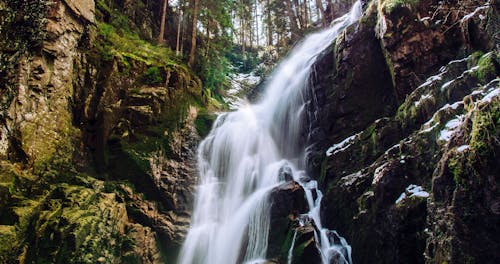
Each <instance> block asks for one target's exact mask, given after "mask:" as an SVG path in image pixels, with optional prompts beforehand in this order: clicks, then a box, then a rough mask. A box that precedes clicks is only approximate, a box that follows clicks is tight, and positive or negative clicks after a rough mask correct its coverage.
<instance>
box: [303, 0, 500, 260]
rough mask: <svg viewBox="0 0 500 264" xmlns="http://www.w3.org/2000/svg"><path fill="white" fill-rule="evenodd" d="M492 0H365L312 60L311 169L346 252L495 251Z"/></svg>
mask: <svg viewBox="0 0 500 264" xmlns="http://www.w3.org/2000/svg"><path fill="white" fill-rule="evenodd" d="M499 8H500V6H499V4H498V1H488V2H486V1H480V2H474V3H472V2H470V1H453V2H449V3H448V2H438V1H409V2H398V1H372V2H369V3H368V4H367V6H366V10H365V13H364V15H363V17H362V18H361V20H360V24H359V25H355V26H353V27H352V28H350V29H349V30H347V31H346V33H345V34H344V35H342V36H340V37H339V38H338V39H337V40H336V42H335V43H334V44H333V45H332V48H331V49H330V50H329V51H327V52H325V55H324V57H323V58H322V59H321V60H319V61H318V62H317V63H316V75H315V76H313V83H314V85H313V87H312V89H311V91H310V94H311V96H310V97H311V98H313V100H311V102H310V103H309V104H308V112H309V123H310V127H309V128H308V134H309V136H308V140H309V142H310V144H311V147H310V148H309V150H310V153H309V156H308V161H309V162H308V163H309V170H310V173H311V174H312V175H316V178H317V179H318V181H319V183H320V184H321V185H322V186H323V190H324V191H323V192H324V198H323V201H322V218H323V224H324V225H325V226H327V227H329V228H332V229H335V230H337V231H338V232H339V234H340V235H342V236H344V237H345V238H346V239H347V241H348V242H349V243H350V244H351V246H352V257H353V262H355V263H465V262H466V263H469V262H470V263H475V262H481V263H495V261H496V260H497V259H500V255H499V252H500V241H499V237H500V229H499V226H500V225H499V219H500V218H499V210H498V204H499V198H498V197H500V196H499V195H498V194H499V191H498V184H499V177H498V175H499V172H500V171H499V167H498V165H497V164H498V156H497V154H496V152H495V151H496V150H497V149H498V148H499V146H500V145H499V143H498V141H497V137H498V135H499V134H498V133H499V131H498V129H497V128H496V123H498V117H497V116H498V105H499V103H500V90H499V87H500V83H499V74H500V61H499V53H498V48H499V47H500V42H499V41H498V40H499V38H498V32H499V31H498V23H497V22H495V21H498V19H499V18H498V14H499V13H498V12H499Z"/></svg>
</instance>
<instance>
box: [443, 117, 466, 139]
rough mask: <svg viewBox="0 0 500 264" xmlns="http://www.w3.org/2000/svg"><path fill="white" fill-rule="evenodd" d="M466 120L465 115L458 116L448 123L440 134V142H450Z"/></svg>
mask: <svg viewBox="0 0 500 264" xmlns="http://www.w3.org/2000/svg"><path fill="white" fill-rule="evenodd" d="M463 119H464V116H463V115H459V116H457V118H454V119H452V120H450V121H448V123H446V125H445V127H444V129H443V130H441V132H440V133H439V140H441V141H450V139H451V137H452V136H453V134H455V132H456V130H457V128H458V127H459V126H460V125H461V124H462V122H463Z"/></svg>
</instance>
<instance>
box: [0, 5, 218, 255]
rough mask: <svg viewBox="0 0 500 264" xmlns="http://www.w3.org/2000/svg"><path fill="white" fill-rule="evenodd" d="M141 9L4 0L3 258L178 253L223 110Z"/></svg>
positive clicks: (0, 46) (0, 121) (0, 49)
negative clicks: (200, 167)
mask: <svg viewBox="0 0 500 264" xmlns="http://www.w3.org/2000/svg"><path fill="white" fill-rule="evenodd" d="M140 4H143V3H142V2H141V1H135V2H133V3H132V1H124V2H121V1H120V2H119V3H118V2H117V3H114V2H113V1H97V2H94V1H93V0H84V1H72V0H57V1H29V0H23V1H0V13H1V15H2V19H1V20H0V34H1V38H2V40H1V42H0V54H1V57H0V59H1V61H0V62H1V63H0V66H1V68H0V78H1V79H0V80H1V82H0V85H1V86H2V87H1V92H0V95H1V98H2V104H1V107H2V109H1V110H2V112H1V116H0V160H1V161H0V197H1V198H0V221H1V222H0V262H2V263H32V262H37V263H38V262H47V263H96V262H99V263H160V262H167V261H171V260H172V258H174V256H175V251H176V248H177V247H178V246H179V243H181V241H182V239H183V236H184V235H185V232H186V228H187V226H188V221H189V218H190V210H191V208H190V206H191V204H192V203H191V199H192V192H193V190H192V188H193V184H194V182H195V161H194V159H195V158H194V157H195V150H196V146H197V142H198V141H199V138H200V136H199V134H200V133H201V134H203V133H206V130H207V127H209V126H210V120H211V117H210V116H209V115H208V114H206V110H204V109H205V107H206V98H205V97H204V96H203V95H202V87H201V82H200V80H199V79H198V77H196V76H195V75H194V74H193V73H192V72H191V71H190V70H189V69H188V68H187V67H186V66H185V65H183V63H182V62H180V61H179V60H178V59H176V57H175V56H174V55H173V52H172V51H171V50H169V49H168V48H165V47H162V46H156V45H153V44H151V43H149V42H147V39H148V37H149V38H151V34H152V33H151V32H152V31H154V30H156V29H155V26H156V25H155V24H154V23H152V22H151V21H152V18H153V17H154V16H155V15H156V14H155V13H154V12H153V11H151V10H152V9H154V7H153V6H151V7H149V9H148V8H143V7H144V6H138V5H140ZM139 11H140V12H142V13H141V14H138V13H137V12H139ZM129 13H130V14H129ZM148 21H149V22H148ZM144 28H147V29H148V30H149V31H148V30H144ZM148 32H149V33H148ZM139 33H140V34H139ZM143 39H145V40H143Z"/></svg>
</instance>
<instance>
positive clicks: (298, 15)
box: [292, 0, 304, 29]
mask: <svg viewBox="0 0 500 264" xmlns="http://www.w3.org/2000/svg"><path fill="white" fill-rule="evenodd" d="M292 10H293V11H294V13H293V15H294V17H295V20H299V22H298V27H297V28H299V29H302V28H304V21H303V20H302V18H303V16H302V13H303V12H302V11H303V10H302V8H301V5H300V3H299V0H293V2H292Z"/></svg>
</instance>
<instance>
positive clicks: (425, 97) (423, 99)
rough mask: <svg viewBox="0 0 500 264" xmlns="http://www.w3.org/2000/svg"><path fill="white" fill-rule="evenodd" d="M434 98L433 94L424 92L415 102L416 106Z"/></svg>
mask: <svg viewBox="0 0 500 264" xmlns="http://www.w3.org/2000/svg"><path fill="white" fill-rule="evenodd" d="M432 98H433V97H432V94H424V95H422V96H421V97H420V99H419V100H418V101H416V102H415V106H416V107H418V106H419V105H420V104H421V103H422V102H424V101H426V100H428V99H432Z"/></svg>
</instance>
